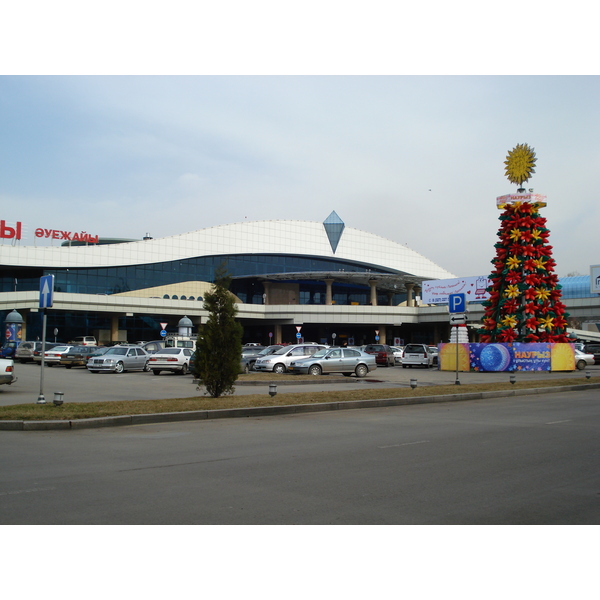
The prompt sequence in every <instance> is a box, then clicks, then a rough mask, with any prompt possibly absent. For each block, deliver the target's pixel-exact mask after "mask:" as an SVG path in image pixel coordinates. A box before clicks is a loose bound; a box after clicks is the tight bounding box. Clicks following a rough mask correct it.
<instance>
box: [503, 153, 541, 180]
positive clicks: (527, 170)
mask: <svg viewBox="0 0 600 600" xmlns="http://www.w3.org/2000/svg"><path fill="white" fill-rule="evenodd" d="M504 164H505V165H506V168H505V174H506V177H507V178H508V180H509V181H510V182H511V183H516V184H517V185H519V186H522V185H523V183H524V182H525V181H527V180H528V179H529V178H530V177H531V176H532V175H533V173H535V169H534V167H535V152H534V151H533V148H530V147H529V146H528V145H527V144H517V145H516V146H515V147H514V148H513V149H512V150H510V151H509V153H508V156H507V157H506V160H505V161H504Z"/></svg>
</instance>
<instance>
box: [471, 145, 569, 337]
mask: <svg viewBox="0 0 600 600" xmlns="http://www.w3.org/2000/svg"><path fill="white" fill-rule="evenodd" d="M535 162H536V157H535V153H534V151H533V149H532V148H530V147H529V146H528V145H526V144H518V145H517V146H516V147H515V148H514V149H513V150H512V151H510V152H509V153H508V156H507V157H506V161H505V163H504V164H505V165H506V176H507V178H508V180H509V181H510V182H511V183H514V184H517V185H518V186H519V187H518V189H517V193H516V194H509V195H507V196H501V197H500V198H497V206H498V208H499V209H500V210H502V214H501V215H500V229H499V230H498V241H497V243H496V244H495V248H496V256H495V257H494V259H493V260H492V264H493V265H494V268H493V271H492V274H491V275H490V280H491V281H492V284H491V285H490V286H489V287H488V288H487V291H488V292H489V294H490V297H489V299H488V300H486V301H485V302H484V303H483V306H484V307H485V315H484V319H483V329H481V330H479V333H480V334H481V341H482V342H491V343H511V342H525V343H529V342H531V343H535V342H549V343H565V342H568V341H569V339H568V336H567V333H566V329H567V320H566V317H567V316H568V315H567V314H566V313H565V305H564V304H563V303H562V302H561V291H560V289H561V286H560V285H559V284H558V277H557V276H556V274H555V273H554V268H555V266H556V263H555V262H554V260H553V258H552V246H550V244H549V243H548V239H549V236H550V231H549V230H548V228H547V227H546V219H545V218H544V217H542V216H541V215H540V209H541V208H543V207H544V206H546V202H545V199H546V196H542V195H540V194H534V193H533V190H531V189H530V190H528V191H527V193H526V191H525V189H524V188H523V184H524V183H525V182H526V181H528V180H529V178H530V177H531V175H532V174H533V173H535V170H534V166H535Z"/></svg>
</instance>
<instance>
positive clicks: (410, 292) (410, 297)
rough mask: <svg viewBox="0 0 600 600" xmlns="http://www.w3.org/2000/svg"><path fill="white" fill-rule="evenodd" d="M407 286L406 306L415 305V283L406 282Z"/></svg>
mask: <svg viewBox="0 0 600 600" xmlns="http://www.w3.org/2000/svg"><path fill="white" fill-rule="evenodd" d="M404 286H405V287H406V306H414V305H413V288H414V287H415V284H414V283H405V284H404Z"/></svg>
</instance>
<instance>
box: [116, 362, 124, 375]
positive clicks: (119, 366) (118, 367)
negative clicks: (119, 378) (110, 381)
mask: <svg viewBox="0 0 600 600" xmlns="http://www.w3.org/2000/svg"><path fill="white" fill-rule="evenodd" d="M124 370H125V367H124V366H123V363H122V362H118V363H117V364H116V366H115V373H122V372H123V371H124Z"/></svg>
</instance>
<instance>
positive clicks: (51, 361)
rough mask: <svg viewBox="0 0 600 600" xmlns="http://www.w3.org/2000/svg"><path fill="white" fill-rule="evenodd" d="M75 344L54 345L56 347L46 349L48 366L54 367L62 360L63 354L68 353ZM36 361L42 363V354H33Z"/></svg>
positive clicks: (46, 363)
mask: <svg viewBox="0 0 600 600" xmlns="http://www.w3.org/2000/svg"><path fill="white" fill-rule="evenodd" d="M72 347H73V346H54V348H50V350H46V352H44V364H45V365H47V366H48V367H53V366H54V365H57V364H58V363H59V362H60V358H61V356H62V355H63V354H66V353H67V352H68V351H69V350H70V349H71V348H72ZM33 360H34V362H36V363H38V364H41V363H42V354H41V352H40V354H38V355H35V354H34V355H33Z"/></svg>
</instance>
